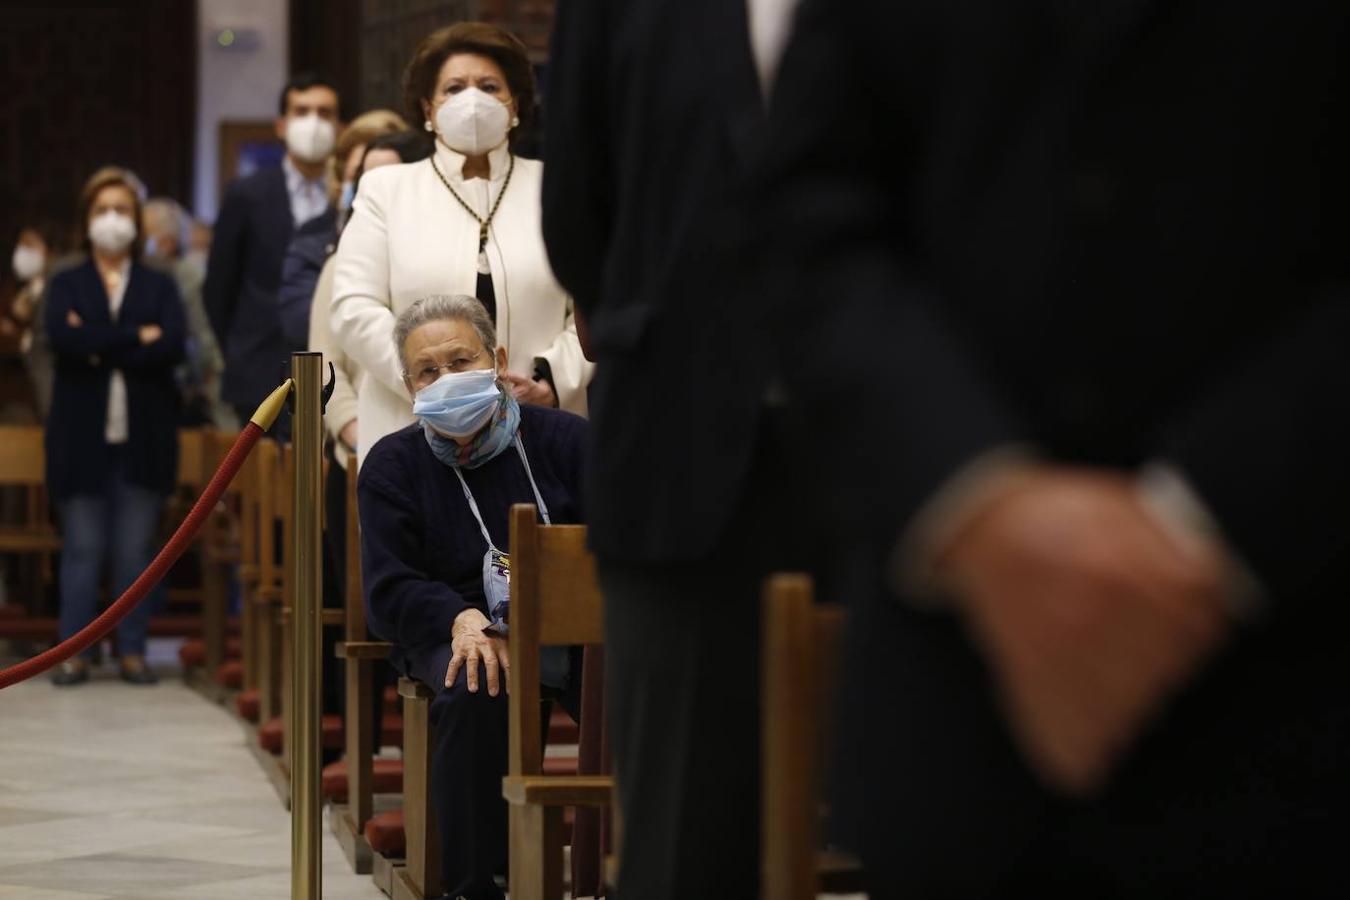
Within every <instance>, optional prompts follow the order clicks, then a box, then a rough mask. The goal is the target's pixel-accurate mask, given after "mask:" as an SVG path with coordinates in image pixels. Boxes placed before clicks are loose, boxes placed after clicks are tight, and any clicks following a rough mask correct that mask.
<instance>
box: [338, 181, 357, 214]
mask: <svg viewBox="0 0 1350 900" xmlns="http://www.w3.org/2000/svg"><path fill="white" fill-rule="evenodd" d="M355 199H356V185H355V184H354V183H353V182H350V181H344V182H342V196H341V197H339V198H338V209H339V210H341V211H342V212H346V211H347V210H349V209H351V208H352V201H353V200H355Z"/></svg>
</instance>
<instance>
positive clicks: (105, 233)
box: [89, 209, 136, 254]
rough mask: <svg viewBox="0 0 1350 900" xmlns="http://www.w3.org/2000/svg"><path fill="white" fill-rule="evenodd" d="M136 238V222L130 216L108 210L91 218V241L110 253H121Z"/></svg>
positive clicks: (98, 248) (96, 247)
mask: <svg viewBox="0 0 1350 900" xmlns="http://www.w3.org/2000/svg"><path fill="white" fill-rule="evenodd" d="M134 240H136V223H135V222H133V221H131V217H130V216H124V215H122V214H121V213H120V212H117V211H116V210H112V209H110V210H108V211H107V212H105V213H100V214H99V215H97V216H94V217H93V218H92V219H90V220H89V242H90V243H91V244H93V245H94V248H95V249H97V250H100V251H102V252H104V253H108V254H116V253H121V252H123V251H124V250H126V249H127V248H128V247H130V246H131V242H132V241H134Z"/></svg>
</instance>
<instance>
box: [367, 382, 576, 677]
mask: <svg viewBox="0 0 1350 900" xmlns="http://www.w3.org/2000/svg"><path fill="white" fill-rule="evenodd" d="M520 415H521V418H520V438H521V442H522V443H523V444H524V445H525V452H526V454H527V455H528V457H529V460H530V468H531V469H532V470H533V472H534V478H535V481H536V483H538V485H539V492H540V493H541V494H542V495H543V497H544V503H545V504H546V505H547V506H548V511H549V515H550V517H551V518H552V521H553V522H554V524H563V523H576V522H581V521H584V517H583V515H582V508H581V471H582V467H583V465H584V460H585V448H586V441H587V434H586V432H587V424H586V420H585V419H582V418H581V417H579V416H574V415H572V414H571V413H567V412H561V411H559V410H555V409H546V408H544V407H540V406H524V405H523V406H521V410H520ZM464 476H465V480H466V481H467V482H468V483H469V490H471V491H473V496H474V499H475V500H476V501H477V503H478V508H479V510H480V511H481V512H482V514H483V518H484V520H485V521H486V523H487V529H488V533H489V534H491V535H492V540H493V542H494V543H495V544H496V546H497V549H499V550H502V551H505V552H508V553H509V552H510V549H511V547H510V537H511V536H510V534H509V526H508V524H507V522H508V520H507V512H508V510H509V509H510V508H511V506H512V505H513V504H516V503H531V504H532V503H534V502H535V500H534V492H533V491H531V490H530V481H529V478H527V477H526V475H525V467H524V466H523V465H522V464H521V461H520V455H519V454H518V453H517V452H516V451H515V448H510V449H508V450H506V451H505V452H503V453H502V454H500V455H499V456H497V457H496V458H495V459H493V460H492V461H491V462H489V463H487V464H486V465H483V466H480V467H479V468H477V469H468V470H465V473H464ZM358 491H359V508H360V516H361V572H362V575H363V578H364V582H365V592H366V618H367V619H368V620H369V622H370V630H371V631H372V632H374V633H375V634H376V635H377V636H379V637H380V638H382V639H384V640H387V641H392V642H393V643H394V644H395V645H396V647H395V652H394V654H393V657H392V659H393V662H394V664H395V665H396V666H399V667H400V668H402V667H403V666H404V665H405V661H406V659H407V653H408V651H414V652H415V651H417V650H418V649H425V648H427V647H431V646H435V645H437V644H444V643H447V642H448V641H449V640H450V626H451V624H452V623H453V622H454V620H455V616H457V615H459V614H460V613H461V612H463V611H464V610H465V609H467V608H468V607H470V606H473V607H477V608H478V609H479V610H480V611H482V612H483V614H484V615H486V614H487V601H486V599H485V597H484V594H483V554H484V553H486V552H487V544H486V543H485V542H484V540H483V534H482V532H481V531H480V530H479V528H478V523H477V522H476V521H475V520H474V517H473V513H471V512H470V511H469V505H468V502H467V501H466V500H465V499H464V491H463V489H462V488H461V487H460V484H459V479H458V478H456V477H455V473H454V472H453V471H451V469H450V467H449V466H447V465H445V463H443V462H441V461H440V460H439V459H437V458H436V457H435V456H433V455H432V452H431V448H430V447H429V446H427V440H426V437H425V435H424V434H423V433H422V426H421V425H420V424H414V425H410V426H408V427H407V428H404V429H402V430H401V431H396V432H394V433H393V434H391V435H388V436H386V437H384V438H383V439H381V440H380V441H379V442H378V443H377V444H376V445H375V446H374V447H372V448H371V450H370V455H369V456H367V457H366V460H365V463H364V464H363V465H362V466H361V479H360V482H359V487H358Z"/></svg>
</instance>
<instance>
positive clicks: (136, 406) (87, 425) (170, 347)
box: [43, 261, 187, 500]
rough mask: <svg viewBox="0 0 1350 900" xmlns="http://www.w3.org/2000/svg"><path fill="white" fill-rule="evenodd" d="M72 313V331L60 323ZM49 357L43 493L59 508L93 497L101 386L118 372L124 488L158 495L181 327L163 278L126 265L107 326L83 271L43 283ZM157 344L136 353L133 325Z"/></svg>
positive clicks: (102, 477) (173, 436) (169, 458)
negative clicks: (76, 322)
mask: <svg viewBox="0 0 1350 900" xmlns="http://www.w3.org/2000/svg"><path fill="white" fill-rule="evenodd" d="M72 311H73V312H75V313H76V314H77V315H79V317H80V319H81V320H82V324H81V325H80V326H79V327H72V326H71V325H70V324H69V323H68V322H67V315H68V313H70V312H72ZM43 318H44V325H45V326H46V330H47V334H48V336H49V339H50V342H51V347H52V351H53V352H54V354H55V355H56V384H55V388H54V391H53V397H52V411H51V415H50V416H49V417H48V419H47V430H46V434H45V438H46V448H47V486H48V490H50V491H51V493H52V496H53V497H55V498H56V499H58V500H64V499H66V498H68V497H71V496H73V495H77V494H97V493H101V492H102V491H103V490H104V489H105V487H106V486H107V479H108V474H109V468H108V462H109V458H108V453H107V444H106V443H104V439H103V434H104V428H105V426H106V424H107V410H108V383H109V379H110V376H111V373H112V370H113V369H120V370H121V371H122V377H123V379H124V380H125V381H126V385H127V419H128V421H127V425H128V429H127V430H128V434H127V442H126V445H125V447H126V449H125V454H124V456H123V463H122V464H123V474H124V476H125V478H126V479H127V481H129V482H130V483H132V484H136V485H140V486H141V487H147V488H151V489H154V490H157V491H161V492H163V493H166V494H167V493H169V492H170V491H172V490H173V487H174V482H175V479H176V478H177V474H178V430H177V426H178V403H179V397H178V388H177V385H176V384H175V383H174V374H173V370H174V366H176V365H177V364H178V363H179V362H181V361H182V359H183V354H184V347H185V343H186V333H187V325H186V320H185V316H184V314H183V305H182V302H181V301H180V300H179V299H178V288H177V287H176V286H175V285H174V283H173V280H172V279H171V278H169V277H168V276H166V275H163V274H161V273H159V272H156V271H154V270H152V269H148V268H146V267H144V266H142V265H140V264H139V263H133V264H132V266H131V274H130V277H129V279H128V281H127V287H126V293H125V294H124V295H123V297H122V306H121V309H120V311H119V313H118V316H117V319H116V321H114V320H113V318H112V314H111V310H110V309H109V306H108V294H107V292H106V291H105V290H104V288H103V280H102V279H101V278H100V277H99V274H98V270H97V269H96V268H95V266H94V263H93V262H92V261H87V262H85V263H83V264H82V265H78V266H76V267H75V268H72V269H67V270H66V271H64V272H61V273H60V274H59V275H56V276H55V277H53V278H52V282H51V286H50V288H49V290H48V294H47V307H46V309H45V311H44V314H43ZM149 324H155V325H159V326H160V328H162V329H163V331H164V334H163V336H162V337H160V339H159V340H157V341H155V342H154V343H152V344H146V345H143V344H141V342H140V339H139V336H138V329H139V327H140V326H141V325H149Z"/></svg>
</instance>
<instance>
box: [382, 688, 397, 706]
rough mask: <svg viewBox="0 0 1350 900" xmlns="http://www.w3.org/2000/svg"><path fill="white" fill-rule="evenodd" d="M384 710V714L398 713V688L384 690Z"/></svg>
mask: <svg viewBox="0 0 1350 900" xmlns="http://www.w3.org/2000/svg"><path fill="white" fill-rule="evenodd" d="M384 709H385V711H386V712H398V688H396V687H387V688H385V689H384Z"/></svg>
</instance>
